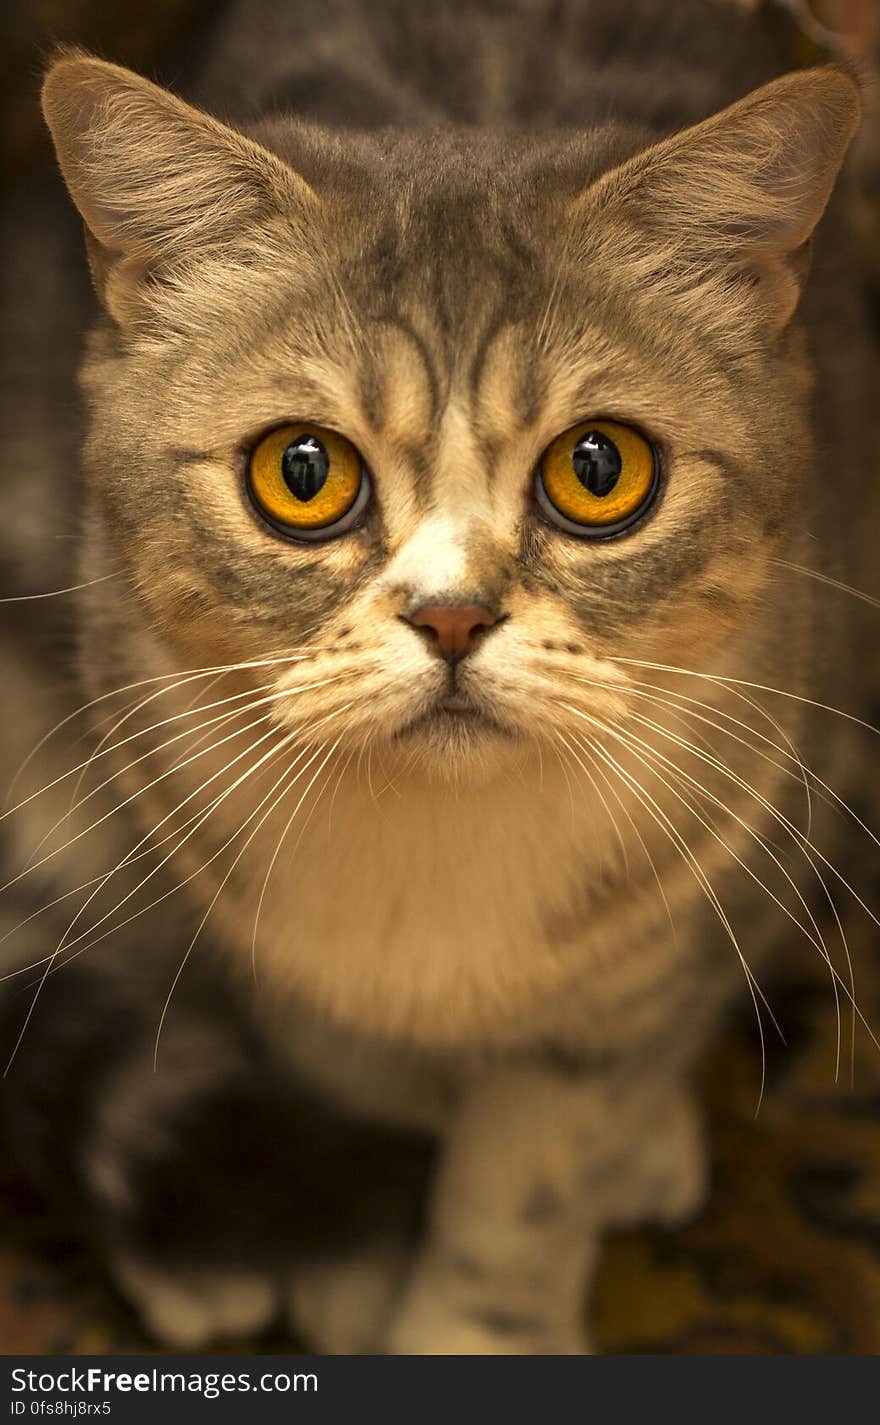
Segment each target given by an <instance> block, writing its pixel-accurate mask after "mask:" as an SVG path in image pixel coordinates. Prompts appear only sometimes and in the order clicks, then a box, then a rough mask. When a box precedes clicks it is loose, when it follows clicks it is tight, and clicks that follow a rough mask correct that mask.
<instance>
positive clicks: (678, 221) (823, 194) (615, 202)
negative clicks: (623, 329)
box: [572, 65, 861, 329]
mask: <svg viewBox="0 0 880 1425" xmlns="http://www.w3.org/2000/svg"><path fill="white" fill-rule="evenodd" d="M860 112H861V100H860V93H859V85H858V82H857V80H856V78H855V76H854V74H852V73H850V72H849V70H847V69H844V68H843V67H841V66H839V65H826V66H823V67H821V68H817V69H805V70H798V71H795V72H794V73H793V74H786V75H783V76H782V78H780V79H776V80H774V81H772V82H771V83H770V84H766V85H764V87H763V88H762V89H757V90H755V91H754V92H753V93H752V94H749V95H747V96H746V98H745V99H741V100H739V102H738V103H736V104H732V105H731V106H730V107H729V108H727V109H723V110H722V111H721V112H720V113H718V114H716V115H714V117H713V118H711V119H707V120H706V121H705V122H704V123H701V124H697V125H695V126H694V127H693V128H690V129H684V130H682V131H681V132H680V133H678V134H675V135H673V136H672V137H671V138H668V139H664V140H662V141H661V142H660V143H657V144H655V145H653V147H651V148H648V149H646V150H645V151H644V152H643V153H641V154H639V155H638V156H637V157H635V158H633V159H630V160H629V161H628V162H626V163H624V164H622V165H621V166H620V167H619V168H616V169H614V170H612V171H611V172H610V173H607V174H606V175H605V176H604V177H602V178H600V179H599V180H598V181H597V182H596V183H595V184H593V186H592V187H591V188H589V189H588V190H587V192H586V193H585V194H584V195H583V196H582V197H581V198H580V199H578V200H577V201H576V203H575V204H574V205H573V209H572V216H573V217H574V218H575V220H576V221H578V222H580V221H583V218H584V217H585V216H589V215H590V214H595V213H597V212H599V213H601V212H605V213H606V214H607V215H608V216H610V217H611V218H612V219H613V220H614V221H613V226H612V227H611V229H610V234H611V240H612V243H613V252H614V260H615V262H618V263H619V262H624V261H626V260H627V258H628V257H629V258H630V260H632V261H634V262H635V263H637V264H639V270H640V274H641V277H642V279H643V280H651V278H652V277H653V278H655V279H656V280H659V281H662V282H665V283H667V284H668V283H670V282H676V281H677V282H678V283H679V285H680V287H681V289H682V290H686V289H687V287H688V285H691V286H694V285H696V283H697V282H699V280H700V278H701V276H702V274H703V273H705V272H706V271H709V270H715V271H719V270H720V271H723V272H725V273H726V274H733V273H734V272H737V271H738V272H739V273H740V274H745V275H747V276H748V279H749V286H750V288H751V289H752V290H753V291H754V293H755V294H756V295H757V297H758V299H759V301H760V304H761V311H762V315H763V319H764V320H765V321H769V322H770V324H771V326H772V327H774V328H776V329H779V328H782V327H784V326H785V324H786V322H787V321H788V319H789V318H790V317H791V315H792V313H793V311H794V309H795V307H796V305H797V302H798V298H799V296H800V291H801V287H802V285H803V281H804V278H805V275H806V271H807V267H808V261H807V259H808V256H809V241H810V237H811V234H812V232H813V229H814V228H815V226H816V224H817V222H818V221H819V219H820V218H821V216H822V212H823V210H824V208H825V205H826V203H827V202H828V198H829V196H830V194H831V189H832V187H833V185H834V181H835V179H836V177H837V173H838V171H839V169H840V166H841V164H842V162H843V159H844V155H845V153H846V150H847V148H848V146H849V143H850V141H851V139H852V137H853V135H854V134H855V132H856V129H857V128H858V124H859V118H860ZM739 290H740V292H742V291H743V290H744V288H742V287H740V288H739Z"/></svg>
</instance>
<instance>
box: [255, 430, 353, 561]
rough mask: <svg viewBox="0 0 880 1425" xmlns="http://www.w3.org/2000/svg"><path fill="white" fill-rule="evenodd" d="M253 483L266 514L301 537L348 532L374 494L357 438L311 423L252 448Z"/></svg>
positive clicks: (276, 434)
mask: <svg viewBox="0 0 880 1425" xmlns="http://www.w3.org/2000/svg"><path fill="white" fill-rule="evenodd" d="M248 484H249V486H250V492H251V495H252V497H253V500H254V503H255V504H256V505H257V508H258V509H259V510H260V512H261V513H262V514H263V515H265V517H266V519H267V520H269V522H270V523H271V524H273V525H275V526H276V527H277V528H278V529H280V530H281V531H282V533H284V534H290V535H292V536H293V537H294V538H296V539H312V540H318V539H329V538H331V537H332V536H333V535H337V534H342V533H344V531H345V530H347V529H351V527H352V525H353V524H354V523H355V521H356V519H357V518H358V516H359V515H360V514H361V512H362V511H363V510H364V509H365V508H366V505H367V502H368V501H369V498H370V477H369V475H368V474H367V472H366V469H365V468H364V462H363V461H362V459H361V457H360V455H359V454H358V452H357V451H356V450H355V448H354V446H353V445H352V443H351V441H350V440H346V439H345V436H343V435H338V434H337V433H336V431H332V430H325V429H324V427H323V426H313V425H306V424H305V423H304V424H302V425H289V426H281V427H280V428H279V429H278V430H273V431H270V432H269V434H268V435H264V436H263V439H262V440H261V441H259V442H258V444H257V445H255V446H254V448H253V450H252V451H251V456H250V462H249V464H248Z"/></svg>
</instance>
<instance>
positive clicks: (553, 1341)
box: [385, 1303, 591, 1356]
mask: <svg viewBox="0 0 880 1425" xmlns="http://www.w3.org/2000/svg"><path fill="white" fill-rule="evenodd" d="M385 1353H386V1355H390V1356H585V1355H590V1354H591V1348H590V1345H589V1343H588V1341H587V1338H586V1335H585V1334H584V1333H581V1332H580V1331H575V1330H572V1331H570V1332H566V1331H559V1330H556V1329H554V1328H552V1327H550V1326H548V1325H547V1324H546V1323H545V1322H541V1321H538V1320H534V1319H532V1318H528V1319H527V1318H519V1317H517V1316H515V1315H514V1314H513V1313H508V1312H505V1311H503V1310H498V1311H496V1312H492V1311H487V1312H486V1313H484V1314H483V1315H481V1316H476V1315H475V1316H474V1317H472V1318H467V1317H464V1316H456V1315H454V1314H452V1313H449V1312H447V1311H445V1310H444V1308H443V1306H442V1303H435V1304H434V1305H433V1307H432V1306H430V1305H426V1307H425V1308H424V1309H420V1310H417V1311H413V1310H407V1311H405V1312H404V1313H403V1314H402V1316H401V1317H400V1319H399V1320H398V1321H397V1322H396V1323H395V1325H394V1327H393V1329H392V1330H391V1331H390V1332H389V1333H388V1337H387V1339H386V1342H385Z"/></svg>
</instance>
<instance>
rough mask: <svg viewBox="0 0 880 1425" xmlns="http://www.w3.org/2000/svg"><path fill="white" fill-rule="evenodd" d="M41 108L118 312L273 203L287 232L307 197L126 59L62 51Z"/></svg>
mask: <svg viewBox="0 0 880 1425" xmlns="http://www.w3.org/2000/svg"><path fill="white" fill-rule="evenodd" d="M43 113H44V115H45V118H46V123H47V124H48V126H49V129H50V130H51V133H52V138H53V141H54V143H55V150H56V153H57V155H58V162H59V164H60V166H61V171H62V173H63V175H64V179H65V182H66V183H67V186H68V188H69V190H70V194H71V197H72V198H73V201H74V203H75V204H76V206H77V208H78V209H79V211H80V214H81V215H82V218H83V221H84V223H85V227H86V243H87V247H88V252H89V260H90V263H91V267H92V273H93V277H94V281H95V286H96V288H97V290H98V294H99V296H100V298H101V300H102V301H103V303H104V305H105V306H106V307H107V309H108V311H110V313H111V315H113V316H115V317H116V318H117V319H118V320H120V321H124V320H125V319H126V317H127V316H129V315H130V314H131V312H132V310H133V309H134V308H136V305H137V295H138V289H139V287H140V286H141V284H142V283H143V282H144V279H145V278H147V277H149V276H157V275H158V276H160V275H161V272H162V269H163V267H165V266H167V265H171V264H178V263H181V262H184V263H185V262H191V261H193V260H197V259H198V256H199V255H200V254H203V253H206V252H210V251H216V250H218V249H224V248H228V247H229V246H231V245H234V244H235V242H236V241H237V240H239V239H240V237H241V235H242V233H243V232H245V231H247V230H248V229H249V228H253V227H255V226H257V225H259V224H260V223H262V222H265V221H267V220H270V219H271V218H272V217H273V216H275V217H277V215H279V214H281V213H283V214H285V215H286V216H287V217H288V219H289V222H290V226H291V236H292V237H294V236H295V233H296V229H297V226H298V224H299V223H300V222H301V221H302V219H303V218H305V217H306V216H307V214H308V212H309V210H312V209H315V208H316V207H317V205H318V199H317V198H316V196H315V194H314V193H313V191H312V190H311V188H309V186H308V184H306V183H305V181H304V180H303V179H302V178H300V177H299V176H298V174H296V173H295V172H294V171H293V170H292V169H290V168H288V167H287V166H286V165H285V164H284V163H282V162H281V160H280V159H278V158H276V157H275V156H274V155H273V154H271V153H269V152H268V151H267V150H266V149H264V148H262V147H261V146H260V145H259V144H256V143H253V142H251V140H249V139H247V138H245V137H244V136H243V135H241V134H239V133H236V132H235V131H234V130H233V129H230V128H227V127H226V125H224V124H221V123H219V122H218V121H217V120H215V119H212V118H210V117H209V116H208V115H207V114H203V113H201V112H200V111H199V110H198V109H194V108H192V107H191V106H190V105H189V104H185V103H183V102H182V100H180V99H177V98H175V96H174V95H173V94H170V93H168V92H167V90H164V89H160V88H159V87H158V86H157V85H155V84H151V83H150V81H149V80H147V79H142V78H141V77H140V75H137V74H133V73H132V72H131V71H130V70H127V69H122V68H120V67H119V66H118V65H115V64H107V63H105V62H104V61H103V60H98V59H93V58H92V57H90V56H88V55H85V54H82V53H80V52H78V51H73V52H64V53H62V54H61V55H60V56H59V57H58V58H56V59H55V61H54V62H53V63H52V65H51V66H50V68H49V70H48V73H47V74H46V78H45V81H44V84H43Z"/></svg>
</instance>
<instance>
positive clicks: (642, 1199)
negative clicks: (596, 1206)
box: [600, 1096, 708, 1227]
mask: <svg viewBox="0 0 880 1425" xmlns="http://www.w3.org/2000/svg"><path fill="white" fill-rule="evenodd" d="M707 1181H708V1171H707V1157H706V1148H705V1141H704V1134H703V1126H702V1121H701V1118H700V1115H699V1112H698V1110H697V1108H696V1106H695V1105H694V1104H693V1103H692V1102H691V1101H690V1099H688V1098H685V1097H683V1096H682V1097H676V1098H672V1099H670V1100H669V1101H668V1103H666V1104H665V1105H664V1106H663V1110H662V1111H661V1112H659V1113H657V1115H656V1117H655V1118H654V1119H653V1120H652V1122H651V1126H650V1132H649V1133H646V1134H645V1135H644V1136H643V1137H641V1138H640V1139H639V1140H638V1142H637V1145H636V1146H635V1148H634V1150H633V1153H632V1155H631V1157H629V1158H628V1159H627V1161H626V1163H625V1164H623V1165H622V1166H621V1168H620V1170H619V1174H615V1175H614V1181H613V1183H611V1184H610V1185H609V1184H606V1188H607V1192H606V1193H605V1194H603V1196H604V1197H606V1198H607V1201H606V1202H605V1203H604V1204H603V1206H602V1207H601V1208H600V1216H601V1220H602V1222H603V1223H604V1224H605V1225H606V1226H613V1227H618V1226H621V1227H622V1226H629V1225H631V1224H634V1223H641V1222H662V1223H667V1224H670V1225H671V1224H675V1223H679V1222H684V1221H687V1219H688V1218H690V1217H692V1216H693V1215H694V1213H695V1212H696V1211H697V1209H698V1208H699V1207H700V1206H701V1205H702V1203H703V1201H704V1199H705V1196H706V1190H707Z"/></svg>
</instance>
